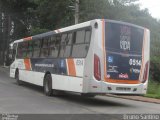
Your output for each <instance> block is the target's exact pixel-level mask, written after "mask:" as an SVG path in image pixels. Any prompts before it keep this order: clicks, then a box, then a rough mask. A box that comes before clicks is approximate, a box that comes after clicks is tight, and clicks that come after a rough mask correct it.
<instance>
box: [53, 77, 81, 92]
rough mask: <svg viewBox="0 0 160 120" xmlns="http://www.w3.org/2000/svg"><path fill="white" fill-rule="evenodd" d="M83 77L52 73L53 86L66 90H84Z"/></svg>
mask: <svg viewBox="0 0 160 120" xmlns="http://www.w3.org/2000/svg"><path fill="white" fill-rule="evenodd" d="M82 82H83V78H79V77H71V76H63V75H55V74H52V88H53V89H57V90H64V91H73V92H82Z"/></svg>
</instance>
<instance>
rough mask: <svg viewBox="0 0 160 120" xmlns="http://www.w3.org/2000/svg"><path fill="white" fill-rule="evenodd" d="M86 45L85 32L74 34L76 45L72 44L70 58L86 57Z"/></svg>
mask: <svg viewBox="0 0 160 120" xmlns="http://www.w3.org/2000/svg"><path fill="white" fill-rule="evenodd" d="M87 48H88V43H85V30H81V31H77V32H76V43H74V44H73V49H72V57H75V58H84V57H86V55H87V52H88V50H87Z"/></svg>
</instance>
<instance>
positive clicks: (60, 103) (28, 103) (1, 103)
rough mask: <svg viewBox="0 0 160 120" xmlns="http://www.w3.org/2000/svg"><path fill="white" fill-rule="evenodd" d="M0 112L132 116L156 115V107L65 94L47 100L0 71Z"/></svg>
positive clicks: (159, 107)
mask: <svg viewBox="0 0 160 120" xmlns="http://www.w3.org/2000/svg"><path fill="white" fill-rule="evenodd" d="M0 113H16V114H17V113H25V114H131V113H132V114H133V113H138V114H141V113H158V114H159V113H160V104H155V103H147V102H140V101H133V100H127V99H122V98H115V97H111V96H97V97H95V98H83V97H81V96H79V95H77V94H71V93H68V94H66V95H65V96H61V97H47V96H45V95H44V94H43V90H42V88H41V87H37V86H34V85H30V84H25V85H23V86H18V85H17V84H16V81H15V80H14V79H11V78H9V77H8V71H5V70H4V69H0Z"/></svg>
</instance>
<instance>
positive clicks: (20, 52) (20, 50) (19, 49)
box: [17, 43, 23, 58]
mask: <svg viewBox="0 0 160 120" xmlns="http://www.w3.org/2000/svg"><path fill="white" fill-rule="evenodd" d="M21 44H22V43H18V49H17V58H22V57H23V52H22V45H21Z"/></svg>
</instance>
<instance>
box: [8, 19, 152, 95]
mask: <svg viewBox="0 0 160 120" xmlns="http://www.w3.org/2000/svg"><path fill="white" fill-rule="evenodd" d="M12 45H13V51H14V52H13V53H14V54H13V57H14V61H13V63H12V64H11V66H10V77H12V78H15V79H16V81H17V83H18V84H19V85H20V84H22V82H28V83H31V84H35V85H38V86H42V87H43V88H44V93H45V94H46V95H47V96H51V95H54V94H58V92H60V91H61V92H64V91H68V92H76V93H80V94H81V95H86V96H87V95H88V96H95V95H99V94H106V93H108V94H130V95H142V94H145V93H146V91H147V84H148V75H149V59H150V31H149V30H148V29H147V28H144V27H141V26H138V25H134V24H130V23H126V22H121V21H115V20H108V19H95V20H91V21H88V22H84V23H80V24H76V25H72V26H69V27H65V28H61V29H57V30H53V31H49V32H46V33H42V34H38V35H34V36H31V37H26V38H23V39H20V40H16V41H14V43H12Z"/></svg>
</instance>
